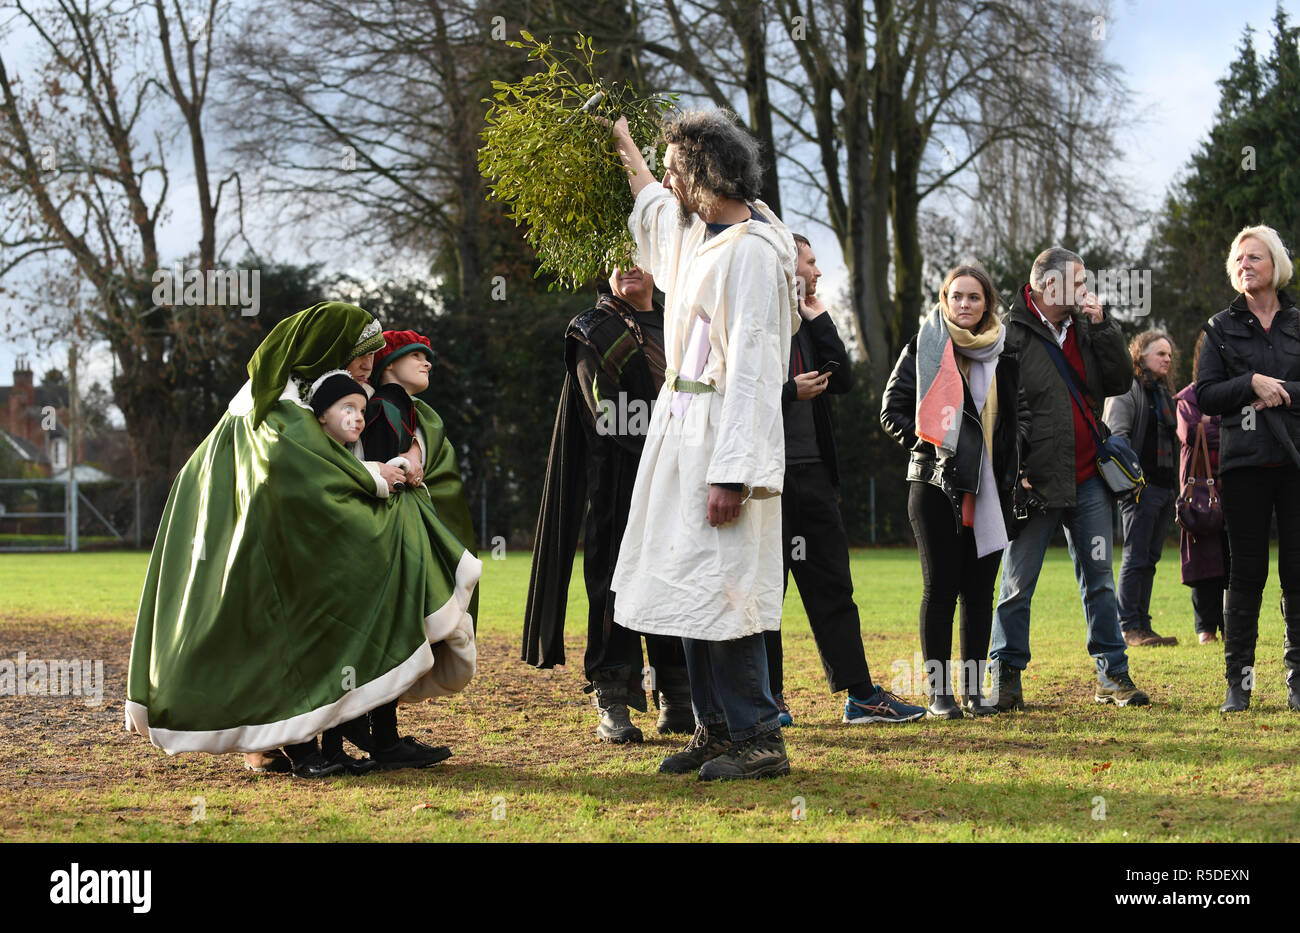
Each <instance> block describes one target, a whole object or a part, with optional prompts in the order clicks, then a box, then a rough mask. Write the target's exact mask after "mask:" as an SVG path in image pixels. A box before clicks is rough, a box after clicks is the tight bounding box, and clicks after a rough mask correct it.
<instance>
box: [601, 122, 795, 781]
mask: <svg viewBox="0 0 1300 933" xmlns="http://www.w3.org/2000/svg"><path fill="white" fill-rule="evenodd" d="M663 132H664V139H665V141H666V142H667V143H668V149H667V153H666V155H665V160H664V162H665V168H666V169H667V171H666V173H665V175H664V180H663V183H662V184H661V183H659V182H657V181H655V179H654V176H653V175H651V173H650V170H649V168H648V167H647V166H646V164H645V161H644V159H643V158H642V157H641V152H640V150H639V149H638V148H637V146H636V144H635V143H634V142H633V141H632V139H631V136H630V135H629V133H628V130H627V123H626V121H625V120H620V121H619V122H618V123H617V124H615V127H614V141H615V145H616V146H617V147H618V149H619V152H620V155H621V156H622V158H623V160H624V162H625V163H626V164H627V166H628V169H629V183H630V184H631V187H632V192H633V194H634V195H635V196H636V203H635V206H634V207H633V210H632V216H631V218H630V219H629V221H628V224H629V227H630V228H631V230H632V234H633V236H634V237H635V238H636V243H637V253H638V260H637V261H638V264H639V265H640V266H641V267H642V268H643V269H646V270H647V271H648V272H650V273H651V274H652V275H653V276H654V277H655V280H656V282H659V283H660V284H661V285H662V286H663V288H664V292H665V302H664V309H665V310H664V345H665V347H664V349H665V354H666V358H667V367H668V368H667V380H666V381H665V383H664V387H663V389H662V391H661V392H660V394H659V397H658V400H657V402H656V405H655V409H654V415H653V417H652V419H651V423H650V429H649V432H648V435H647V438H646V444H645V448H644V450H643V452H642V455H641V462H640V465H639V467H638V470H637V479H636V485H635V488H634V489H633V492H632V507H631V511H630V512H629V515H628V524H627V530H626V531H625V532H624V535H623V542H622V546H621V549H620V551H619V558H618V564H617V567H616V569H615V571H614V580H613V590H614V592H615V593H616V594H617V596H616V599H615V603H614V618H615V621H617V622H618V623H619V624H620V625H623V626H625V627H627V628H629V629H632V630H634V631H640V632H646V633H652V634H662V635H676V636H680V637H681V638H683V639H684V646H685V649H686V666H687V670H688V672H689V674H690V681H691V702H692V706H693V708H694V712H695V718H696V731H695V735H694V736H693V737H692V738H691V741H690V742H689V743H688V744H687V746H686V748H685V749H683V750H682V751H681V752H679V753H677V754H676V755H672V756H670V757H668V758H666V759H665V760H664V761H663V763H662V764H661V765H660V771H662V772H666V773H675V774H683V773H687V772H690V771H696V770H698V772H699V777H700V778H701V779H702V780H714V779H729V778H748V777H762V776H769V775H777V774H788V773H789V770H790V763H789V759H788V758H787V757H786V752H785V743H784V741H783V739H782V737H781V731H780V727H779V715H780V713H779V710H778V708H777V706H776V703H775V701H774V700H773V698H772V695H771V693H770V691H769V688H768V673H767V654H766V650H765V647H764V641H763V632H765V631H770V630H775V629H779V628H780V625H781V604H782V563H781V504H780V499H779V498H778V496H779V495H780V493H781V483H782V480H783V478H784V474H785V436H784V430H783V427H782V415H781V389H782V385H783V383H784V381H785V370H786V362H787V360H788V359H789V356H790V337H791V334H792V333H793V331H794V329H795V328H796V327H797V326H798V321H799V316H798V311H797V308H798V303H797V294H796V290H795V260H796V258H797V251H796V249H795V244H794V240H793V238H792V236H791V234H790V232H789V231H788V230H787V229H786V228H785V225H784V224H782V223H781V221H780V219H779V218H778V217H777V216H776V215H775V214H773V213H772V212H771V211H770V210H769V209H768V208H767V206H766V205H765V204H763V203H762V202H761V201H758V200H757V195H758V191H759V185H760V174H759V172H760V167H759V160H758V146H757V143H756V142H755V141H754V140H753V139H752V138H751V137H750V136H749V135H748V134H747V133H745V131H744V130H743V129H741V128H740V127H739V126H738V125H737V123H736V120H735V117H734V115H732V114H729V113H728V112H726V111H722V110H709V111H691V112H686V113H681V114H677V115H674V116H672V117H670V118H668V119H667V120H666V121H665V123H664V127H663Z"/></svg>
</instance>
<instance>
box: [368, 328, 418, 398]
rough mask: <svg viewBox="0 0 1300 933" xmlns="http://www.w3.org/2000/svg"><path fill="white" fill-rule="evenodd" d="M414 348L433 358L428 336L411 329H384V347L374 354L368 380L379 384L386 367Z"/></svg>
mask: <svg viewBox="0 0 1300 933" xmlns="http://www.w3.org/2000/svg"><path fill="white" fill-rule="evenodd" d="M416 350H419V351H421V352H422V353H424V354H425V355H426V356H427V357H429V359H430V360H432V359H433V345H432V344H431V343H429V338H428V337H421V336H420V335H419V334H417V333H416V332H415V331H413V330H386V331H384V348H383V349H382V350H380V351H379V352H378V353H376V354H375V368H374V371H373V372H371V374H370V381H371V382H372V383H374V384H375V385H379V377H380V376H382V375H383V372H384V369H385V368H386V367H388V366H389V365H391V364H392V362H393V361H394V360H396V359H398V358H399V357H402V356H405V355H406V354H408V353H414V352H415V351H416Z"/></svg>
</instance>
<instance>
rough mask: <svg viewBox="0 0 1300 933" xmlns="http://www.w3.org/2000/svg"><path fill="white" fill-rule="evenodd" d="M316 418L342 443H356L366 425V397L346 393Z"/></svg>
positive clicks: (326, 431)
mask: <svg viewBox="0 0 1300 933" xmlns="http://www.w3.org/2000/svg"><path fill="white" fill-rule="evenodd" d="M316 420H318V421H319V422H320V423H321V426H322V427H324V428H325V433H326V434H328V435H329V436H330V437H332V438H334V440H336V441H338V442H339V443H340V444H355V443H356V442H357V439H358V438H359V437H361V429H362V428H364V427H365V426H366V397H365V396H364V395H345V396H343V397H342V398H341V399H339V400H338V401H337V402H335V403H334V404H333V405H331V406H330V407H329V408H327V409H325V411H324V413H323V414H322V415H321V416H320V417H319V418H318V419H316Z"/></svg>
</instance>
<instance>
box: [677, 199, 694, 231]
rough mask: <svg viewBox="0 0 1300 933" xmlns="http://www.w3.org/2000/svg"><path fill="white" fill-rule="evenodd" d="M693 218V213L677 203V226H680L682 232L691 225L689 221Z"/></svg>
mask: <svg viewBox="0 0 1300 933" xmlns="http://www.w3.org/2000/svg"><path fill="white" fill-rule="evenodd" d="M694 217H695V212H694V211H691V210H687V208H686V205H685V204H683V203H682V202H681V201H678V202H677V224H678V226H680V227H681V228H682V229H683V230H685V229H686V228H687V227H689V226H690V225H691V221H692V220H693V219H694Z"/></svg>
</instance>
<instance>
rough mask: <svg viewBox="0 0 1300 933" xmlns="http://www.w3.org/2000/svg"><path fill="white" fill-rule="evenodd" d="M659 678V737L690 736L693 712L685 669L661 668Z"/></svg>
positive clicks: (657, 725)
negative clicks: (675, 734)
mask: <svg viewBox="0 0 1300 933" xmlns="http://www.w3.org/2000/svg"><path fill="white" fill-rule="evenodd" d="M656 674H657V675H658V678H659V685H658V686H659V721H658V722H657V723H655V728H656V729H658V730H659V734H660V735H672V734H674V733H677V734H681V735H690V734H692V733H693V732H694V731H695V712H694V711H693V710H692V709H691V680H690V678H689V677H688V676H687V674H686V668H684V667H682V668H673V667H670V668H661V669H659V670H657V671H656Z"/></svg>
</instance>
